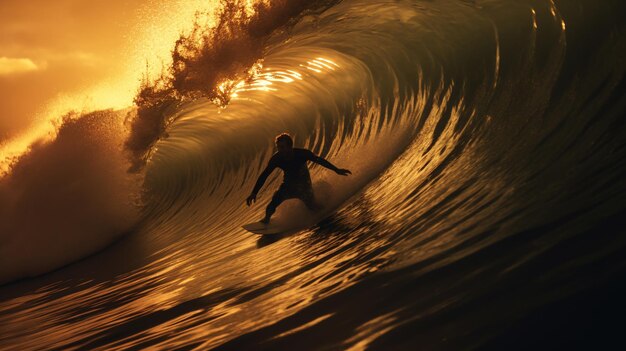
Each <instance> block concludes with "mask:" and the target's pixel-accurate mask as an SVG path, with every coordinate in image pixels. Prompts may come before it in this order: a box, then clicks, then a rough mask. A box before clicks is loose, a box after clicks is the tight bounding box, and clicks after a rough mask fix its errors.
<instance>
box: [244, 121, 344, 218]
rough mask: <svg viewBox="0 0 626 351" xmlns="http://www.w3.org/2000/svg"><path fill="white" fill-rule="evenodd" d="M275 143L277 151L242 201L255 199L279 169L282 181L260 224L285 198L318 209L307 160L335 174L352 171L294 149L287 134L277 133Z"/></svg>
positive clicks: (250, 201) (306, 151) (303, 150)
mask: <svg viewBox="0 0 626 351" xmlns="http://www.w3.org/2000/svg"><path fill="white" fill-rule="evenodd" d="M275 142H276V148H277V149H278V152H276V153H275V154H274V155H272V157H271V158H270V160H269V162H268V164H267V167H265V170H264V171H263V173H261V175H259V179H257V181H256V184H255V185H254V189H252V193H250V196H248V198H247V199H246V203H247V204H248V206H250V204H252V203H253V202H254V201H256V195H257V193H258V192H259V190H260V189H261V187H262V186H263V184H264V183H265V180H266V179H267V177H268V176H269V175H270V173H272V171H273V170H274V169H275V168H280V169H282V170H283V172H284V177H283V183H282V184H281V185H280V187H279V188H278V190H277V191H276V192H275V193H274V196H273V197H272V201H270V203H269V204H268V205H267V208H266V209H265V217H263V219H261V223H269V221H270V218H271V217H272V215H273V214H274V212H276V208H277V207H278V205H280V204H281V203H282V202H283V201H285V200H287V199H300V200H302V202H304V204H305V205H306V207H308V208H309V209H310V210H316V209H317V208H318V205H317V204H316V202H315V195H314V194H313V187H312V186H311V176H310V175H309V168H308V167H307V161H311V162H315V163H317V164H319V165H321V166H323V167H326V168H328V169H330V170H333V171H335V173H337V174H339V175H343V176H347V175H348V174H352V172H350V171H349V170H347V169H341V168H337V167H335V166H334V165H333V164H332V163H330V162H328V161H327V160H325V159H324V158H322V157H319V156H317V155H315V154H314V153H313V152H311V151H310V150H307V149H299V148H294V147H293V139H292V138H291V136H290V135H289V134H287V133H282V134H280V135H278V136H277V137H276V139H275Z"/></svg>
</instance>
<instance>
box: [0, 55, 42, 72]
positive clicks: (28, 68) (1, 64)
mask: <svg viewBox="0 0 626 351" xmlns="http://www.w3.org/2000/svg"><path fill="white" fill-rule="evenodd" d="M45 68H46V64H45V63H42V64H39V65H38V64H36V63H35V62H33V61H32V60H31V59H29V58H10V57H0V76H2V75H10V74H15V73H25V72H32V71H39V70H42V69H45Z"/></svg>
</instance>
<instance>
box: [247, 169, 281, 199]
mask: <svg viewBox="0 0 626 351" xmlns="http://www.w3.org/2000/svg"><path fill="white" fill-rule="evenodd" d="M274 168H276V165H275V164H274V163H273V162H272V161H271V160H270V162H269V163H268V164H267V167H265V170H263V172H262V173H261V174H260V175H259V178H258V179H257V180H256V184H254V189H252V192H251V193H250V196H248V198H247V199H246V204H248V206H250V204H252V203H253V202H255V201H256V194H257V193H258V192H259V190H261V188H262V187H263V184H265V181H266V180H267V177H269V175H270V174H271V173H272V171H273V170H274Z"/></svg>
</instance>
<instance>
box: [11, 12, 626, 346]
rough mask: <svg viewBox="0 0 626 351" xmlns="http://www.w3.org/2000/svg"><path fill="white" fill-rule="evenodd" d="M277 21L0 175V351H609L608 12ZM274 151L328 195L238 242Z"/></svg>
mask: <svg viewBox="0 0 626 351" xmlns="http://www.w3.org/2000/svg"><path fill="white" fill-rule="evenodd" d="M293 3H294V5H293V7H289V6H286V7H285V8H287V9H288V10H289V11H287V10H285V11H282V12H281V11H274V12H271V11H269V12H267V13H265V15H266V16H267V17H260V18H261V20H259V21H257V22H254V23H252V24H247V25H245V24H241V23H239V24H238V23H236V22H235V23H231V24H230V25H231V26H235V27H236V26H237V25H239V26H240V27H237V28H243V29H241V32H242V33H243V34H241V33H239V34H236V35H235V37H236V38H237V40H233V39H232V38H233V37H231V36H224V37H222V36H220V35H217V34H216V33H218V34H219V33H220V31H219V30H223V31H227V29H228V30H231V32H232V28H235V27H228V28H218V29H217V30H214V31H213V32H210V33H212V34H211V35H213V37H211V38H210V40H212V41H211V43H213V44H214V45H213V46H212V50H213V51H211V52H210V53H209V54H207V53H206V52H202V51H198V52H196V51H193V50H188V51H186V52H185V54H186V55H188V56H185V60H183V61H184V64H183V65H182V66H175V67H174V72H175V79H173V80H172V86H171V87H170V90H169V91H168V92H167V94H165V95H163V96H165V97H164V98H163V96H161V98H159V99H157V98H156V97H158V96H157V95H158V94H152V95H147V97H146V98H145V99H144V100H143V102H142V101H140V100H141V99H138V100H137V101H139V102H138V105H139V106H136V107H129V108H128V109H127V110H123V111H119V110H104V111H94V112H92V113H87V114H84V115H81V116H74V117H73V118H68V119H67V120H66V122H65V123H63V124H62V125H60V126H59V128H58V131H57V135H56V137H55V138H54V140H51V141H48V142H40V143H37V144H34V145H32V146H31V147H30V148H28V150H26V151H24V153H23V154H22V155H21V156H20V157H17V158H15V159H12V160H11V162H10V167H7V170H6V172H5V173H4V174H3V176H2V179H1V180H0V219H1V220H0V281H1V282H2V283H3V285H1V286H0V349H7V350H30V349H32V350H39V349H63V350H71V349H102V350H117V349H119V350H126V349H144V348H150V349H163V350H178V349H181V350H182V349H184V350H190V349H197V350H205V349H212V348H218V349H220V348H221V349H233V350H247V349H267V350H282V349H284V350H293V349H316V350H320V349H329V350H345V349H352V350H360V349H368V348H371V349H379V350H391V349H407V350H409V349H410V350H415V349H425V350H428V349H451V350H452V349H454V350H456V349H475V348H484V349H502V348H504V347H506V348H507V349H511V348H513V349H515V348H519V349H527V348H530V347H533V348H539V349H553V348H555V347H570V348H572V347H573V348H587V347H609V346H611V345H615V343H621V344H620V345H622V346H624V345H626V340H625V339H624V336H623V331H624V330H625V329H624V326H625V325H624V320H623V315H624V314H623V312H624V311H626V308H625V304H624V302H623V301H622V292H624V291H626V289H625V287H624V283H623V282H624V277H626V236H625V235H624V234H625V233H624V232H625V229H626V201H625V199H626V182H625V181H624V177H625V176H626V125H625V124H626V119H625V118H624V116H625V112H626V97H625V94H624V91H625V90H624V89H625V82H626V81H625V79H624V72H625V69H626V32H625V30H626V28H625V22H624V21H623V17H624V15H626V3H624V2H623V1H617V0H616V1H590V0H571V1H545V0H541V1H540V0H523V1H506V0H497V1H496V0H494V1H487V0H486V1H480V0H476V1H469V0H467V1H461V0H454V1H452V0H429V1H426V0H423V1H383V0H381V1H365V0H362V1H358V0H355V1H335V2H320V3H319V4H317V3H316V4H313V5H312V4H307V2H298V1H294V2H293ZM284 4H287V5H289V4H290V2H284ZM314 5H315V6H314ZM317 5H319V6H317ZM270 16H274V17H271V18H270ZM257 19H259V17H257ZM231 32H228V33H231ZM251 33H252V34H251ZM231 34H232V33H231ZM237 35H239V36H237ZM242 38H243V39H242ZM244 39H245V40H244ZM174 45H175V43H172V46H174ZM220 45H221V46H220ZM179 63H180V62H179ZM251 67H253V68H254V69H253V72H252V71H250V72H252V73H250V74H249V76H248V77H247V78H246V79H243V80H236V81H233V82H234V83H233V84H230V85H228V89H226V88H224V85H222V88H221V89H222V90H221V91H222V92H224V91H226V92H225V93H224V94H223V95H222V96H221V98H220V99H215V97H216V96H217V95H216V94H215V93H213V95H210V94H209V95H210V96H209V98H207V94H202V88H201V87H202V86H203V84H205V83H206V86H207V89H210V88H214V87H213V85H215V84H218V83H220V82H222V80H221V79H222V78H224V77H230V76H229V75H228V74H227V73H225V72H231V71H242V70H247V69H250V68H251ZM212 84H213V85H212ZM199 87H200V88H199ZM212 91H213V92H215V91H218V92H219V91H220V90H219V89H218V90H212ZM218 97H219V96H218ZM224 97H226V98H224ZM216 101H217V102H216ZM129 121H130V122H129ZM284 131H288V132H290V133H291V134H292V135H293V136H294V138H295V142H296V146H298V147H305V148H309V149H311V150H313V151H314V152H316V153H317V154H319V155H321V156H323V157H325V158H327V159H328V160H330V161H331V162H333V163H334V164H336V165H337V166H339V167H342V168H348V169H350V170H351V171H352V173H353V174H352V175H351V176H349V177H341V176H338V175H335V174H334V173H332V172H331V171H328V170H325V169H323V168H321V167H319V166H312V167H311V175H312V178H313V181H314V187H315V190H316V194H317V196H318V198H319V199H320V201H321V202H322V203H323V204H324V206H325V207H326V208H327V209H330V210H331V211H330V214H329V216H328V217H327V218H325V219H323V220H322V221H321V222H319V223H317V224H316V225H315V226H313V227H311V228H308V229H305V230H302V231H300V232H297V233H290V234H287V235H279V236H274V237H260V236H257V235H254V234H250V233H248V232H246V231H245V230H243V229H242V228H241V225H243V224H245V223H248V222H252V221H255V220H258V219H259V218H261V216H262V214H263V210H264V207H265V205H266V204H267V202H269V200H270V198H271V195H272V193H273V191H274V189H276V187H277V185H278V184H279V182H280V175H279V174H278V172H276V173H275V174H274V175H273V176H272V177H270V179H269V180H268V182H267V183H266V185H265V187H264V188H263V190H262V191H261V192H260V193H259V198H258V199H259V201H258V203H257V204H255V205H254V206H252V207H250V208H249V207H246V206H245V199H246V197H247V195H248V194H249V193H250V191H251V189H252V187H253V185H254V182H255V181H256V178H257V176H258V175H259V174H260V172H261V171H262V169H263V168H264V166H265V164H266V162H267V160H268V159H269V157H270V155H271V154H272V152H273V151H274V149H273V137H274V136H275V135H276V134H278V133H281V132H284ZM129 155H130V156H129ZM4 162H7V161H6V160H5V161H4ZM311 216H313V215H312V214H311V213H309V212H307V210H306V209H305V208H304V205H303V204H302V203H300V202H299V201H297V200H291V201H287V202H286V203H284V204H283V205H282V206H281V207H280V208H279V210H278V212H277V214H276V220H277V221H293V220H294V219H295V220H297V221H306V220H307V219H310V218H311Z"/></svg>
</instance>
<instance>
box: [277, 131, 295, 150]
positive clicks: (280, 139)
mask: <svg viewBox="0 0 626 351" xmlns="http://www.w3.org/2000/svg"><path fill="white" fill-rule="evenodd" d="M274 142H276V145H278V143H287V145H289V147H293V139H292V138H291V135H289V134H287V133H282V134H280V135H278V136H276V139H275V140H274Z"/></svg>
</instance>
